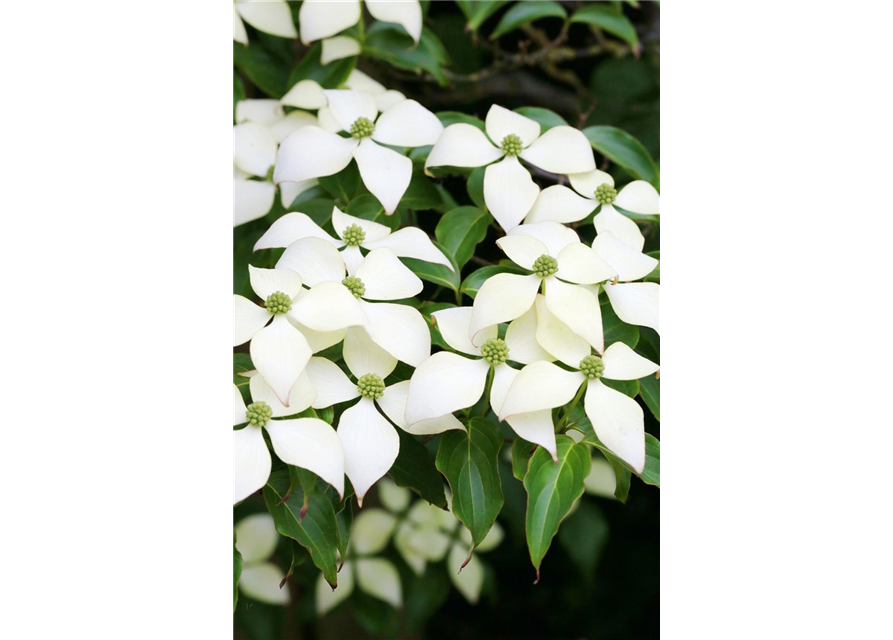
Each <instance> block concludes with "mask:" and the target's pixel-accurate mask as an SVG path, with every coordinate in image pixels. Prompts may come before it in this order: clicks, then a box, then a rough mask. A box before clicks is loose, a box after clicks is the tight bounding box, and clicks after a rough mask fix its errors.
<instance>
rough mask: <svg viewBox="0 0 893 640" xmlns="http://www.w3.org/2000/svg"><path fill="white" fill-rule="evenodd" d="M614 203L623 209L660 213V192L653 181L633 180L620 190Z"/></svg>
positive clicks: (651, 213)
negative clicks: (653, 184) (652, 183)
mask: <svg viewBox="0 0 893 640" xmlns="http://www.w3.org/2000/svg"><path fill="white" fill-rule="evenodd" d="M614 204H615V205H616V206H618V207H620V208H621V209H626V210H627V211H631V212H633V213H641V214H643V215H649V214H650V215H659V214H660V194H659V193H658V192H657V189H655V188H654V187H653V186H652V185H651V183H649V182H645V181H644V180H633V181H632V182H630V183H629V184H628V185H626V186H625V187H623V188H622V189H621V190H620V193H618V194H617V198H615V200H614Z"/></svg>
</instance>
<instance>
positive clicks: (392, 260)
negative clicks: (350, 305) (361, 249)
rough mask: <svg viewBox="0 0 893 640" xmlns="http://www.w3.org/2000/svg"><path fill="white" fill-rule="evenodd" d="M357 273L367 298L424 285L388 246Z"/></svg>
mask: <svg viewBox="0 0 893 640" xmlns="http://www.w3.org/2000/svg"><path fill="white" fill-rule="evenodd" d="M590 253H591V252H590ZM593 255H594V254H593ZM355 275H356V277H358V278H359V279H360V280H362V281H363V285H364V287H365V289H366V291H365V293H364V294H363V298H364V299H365V300H403V299H404V298H411V297H412V296H414V295H417V294H419V293H421V291H422V288H423V286H424V285H423V284H422V281H421V280H420V279H419V277H418V276H417V275H416V274H414V273H413V272H412V271H410V270H409V268H408V267H407V266H406V265H404V264H403V263H402V262H400V259H399V258H398V257H397V254H396V253H394V251H393V250H391V249H386V248H381V249H373V250H372V251H370V252H369V253H368V254H367V255H366V258H365V259H364V260H363V261H362V262H361V263H360V266H359V267H357V270H356V273H355Z"/></svg>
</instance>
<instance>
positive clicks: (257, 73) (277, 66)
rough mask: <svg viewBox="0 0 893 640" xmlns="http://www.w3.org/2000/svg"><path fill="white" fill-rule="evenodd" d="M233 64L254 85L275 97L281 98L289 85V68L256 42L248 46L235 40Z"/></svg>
mask: <svg viewBox="0 0 893 640" xmlns="http://www.w3.org/2000/svg"><path fill="white" fill-rule="evenodd" d="M233 64H234V65H235V66H236V68H237V69H238V70H239V71H241V72H242V73H244V74H245V76H246V77H247V78H248V79H249V80H251V82H252V83H254V85H255V86H256V87H257V88H258V89H260V90H261V91H263V92H264V93H266V94H267V95H269V96H272V97H273V98H277V99H278V98H281V97H282V96H283V95H284V94H285V90H286V87H287V86H288V68H287V67H286V66H285V64H284V63H283V62H282V60H280V59H279V58H277V57H275V56H273V55H271V54H270V53H269V52H268V51H266V50H265V49H263V48H262V47H260V46H257V44H256V43H255V44H254V45H252V46H248V47H246V46H245V45H244V44H240V43H238V42H233Z"/></svg>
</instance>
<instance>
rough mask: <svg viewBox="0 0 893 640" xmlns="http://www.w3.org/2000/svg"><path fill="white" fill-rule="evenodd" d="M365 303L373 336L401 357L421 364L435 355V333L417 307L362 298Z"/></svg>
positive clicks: (378, 343) (367, 323)
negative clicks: (433, 353)
mask: <svg viewBox="0 0 893 640" xmlns="http://www.w3.org/2000/svg"><path fill="white" fill-rule="evenodd" d="M361 306H362V308H363V313H364V314H366V325H365V329H366V331H367V333H368V334H369V337H370V338H372V341H373V342H375V343H376V344H377V345H378V346H380V347H381V348H382V349H384V350H385V351H387V352H388V353H390V354H391V355H392V356H394V357H395V358H397V360H399V361H400V362H405V363H406V364H408V365H410V366H413V367H417V366H419V364H421V363H422V362H423V361H424V360H425V359H426V358H427V357H428V356H430V355H431V332H430V331H429V330H428V323H427V322H425V319H424V318H423V317H422V314H421V313H419V312H418V310H417V309H415V308H414V307H410V306H408V305H404V304H391V303H387V302H374V303H373V302H365V301H362V302H361Z"/></svg>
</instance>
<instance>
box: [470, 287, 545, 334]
mask: <svg viewBox="0 0 893 640" xmlns="http://www.w3.org/2000/svg"><path fill="white" fill-rule="evenodd" d="M540 282H541V280H540V278H539V277H537V276H534V275H530V276H519V275H517V274H513V273H498V274H496V275H495V276H492V277H490V278H488V279H487V280H485V281H484V284H483V285H482V286H481V288H480V290H479V291H478V294H477V296H476V297H475V299H474V305H473V307H472V308H473V309H474V311H473V313H472V314H471V327H470V329H469V331H470V334H469V337H470V338H471V343H472V344H474V345H478V346H479V345H482V344H483V343H484V338H483V334H482V333H481V332H482V331H483V330H484V329H487V328H489V327H492V326H493V325H497V324H499V323H500V322H508V321H509V320H514V319H515V318H520V317H521V316H522V315H523V314H524V313H525V312H526V311H527V310H528V309H530V307H532V306H533V301H534V300H535V299H536V292H537V290H538V289H539V288H540Z"/></svg>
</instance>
